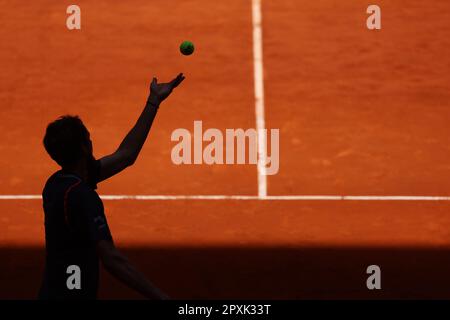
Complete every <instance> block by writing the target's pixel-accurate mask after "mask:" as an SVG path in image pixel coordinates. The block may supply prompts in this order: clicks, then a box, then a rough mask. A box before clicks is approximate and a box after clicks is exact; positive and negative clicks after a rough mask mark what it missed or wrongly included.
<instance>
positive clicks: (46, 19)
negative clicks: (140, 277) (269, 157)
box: [0, 0, 450, 299]
mask: <svg viewBox="0 0 450 320" xmlns="http://www.w3.org/2000/svg"><path fill="white" fill-rule="evenodd" d="M76 3H77V4H78V5H79V6H80V7H81V10H82V29H81V30H80V31H69V30H67V28H66V26H65V20H66V16H67V15H66V12H65V11H66V8H67V6H68V5H69V4H71V3H69V2H66V1H62V2H61V1H60V2H58V3H56V2H55V1H50V0H47V1H39V5H38V4H37V2H36V3H32V4H24V3H23V2H22V1H5V0H2V1H0V12H1V16H0V17H1V21H2V28H0V39H1V41H0V66H1V73H0V107H1V108H0V119H1V120H0V121H1V122H0V123H1V126H0V134H1V136H2V139H1V141H0V153H1V155H2V156H1V157H0V167H1V171H0V198H1V195H3V196H6V195H9V196H12V197H6V198H4V199H1V200H0V298H2V299H14V298H26V299H32V298H34V297H35V295H36V292H37V290H38V287H39V283H40V277H41V273H42V270H43V267H44V265H43V263H44V251H43V245H44V229H43V211H42V203H41V200H39V199H32V200H23V199H14V196H23V195H39V194H40V193H41V191H42V188H43V185H44V183H45V181H46V179H47V177H48V176H49V175H50V174H51V173H52V172H54V171H55V170H57V167H56V166H55V165H54V164H53V163H52V161H51V160H50V159H49V157H48V156H47V155H46V153H45V150H44V148H43V146H42V143H41V141H42V137H43V134H44V131H45V127H46V125H47V124H48V122H50V121H51V120H53V119H55V118H57V117H58V116H60V115H63V114H78V115H79V116H80V117H81V118H82V119H83V120H84V122H85V124H86V125H87V127H88V128H89V129H90V131H91V136H92V139H93V142H94V152H95V155H96V156H97V157H100V156H103V155H106V154H108V153H111V152H113V151H114V150H115V148H116V147H117V146H118V145H119V143H120V142H121V140H122V139H123V137H124V136H125V134H126V133H127V132H128V130H129V129H130V128H131V126H132V125H133V124H134V122H135V120H136V119H137V117H138V115H139V113H140V111H141V109H142V108H143V105H144V103H145V99H146V97H147V94H148V85H149V82H150V80H151V78H152V77H153V76H154V75H156V76H157V77H158V79H160V80H161V81H167V80H169V79H171V78H172V77H173V76H175V75H176V74H177V73H178V72H184V74H185V75H186V78H187V79H186V80H185V82H184V83H183V84H182V86H180V88H178V89H177V90H176V92H174V94H173V96H171V97H170V98H169V99H168V100H167V101H166V102H165V103H164V104H163V105H162V107H161V109H160V111H159V113H158V116H157V119H156V121H155V123H154V125H153V127H152V131H151V133H150V136H149V139H148V141H147V142H146V144H145V146H144V148H143V150H142V152H141V155H140V158H139V159H138V161H137V162H136V164H135V165H134V166H133V167H131V168H129V169H127V170H126V171H125V172H123V173H121V174H120V175H118V176H116V177H114V178H112V179H110V180H108V181H106V182H103V183H102V184H100V185H99V189H98V192H99V194H100V195H163V196H164V195H191V196H194V195H226V196H228V195H244V196H247V195H250V196H257V195H258V179H257V169H256V166H255V165H215V166H208V165H196V166H194V165H181V166H176V165H174V164H172V161H171V157H170V154H171V150H172V147H173V146H174V142H171V140H170V135H171V133H172V131H173V130H175V129H177V128H187V129H188V130H190V131H192V130H193V122H194V121H195V120H202V121H203V126H204V127H205V128H218V129H221V130H225V129H226V128H244V129H247V128H254V127H255V123H256V119H255V96H254V68H253V63H254V56H253V41H252V39H253V38H252V32H253V29H252V28H253V24H252V3H251V1H250V0H228V1H223V2H219V1H207V0H183V1H181V0H179V1H178V0H177V1H162V0H161V1H136V0H133V1H126V2H124V1H122V2H114V3H112V2H109V1H103V0H96V1H81V0H79V1H77V2H76ZM377 4H378V5H379V6H380V7H381V8H382V30H380V31H369V30H367V28H366V27H365V19H366V17H367V14H366V8H367V5H368V4H367V2H366V1H360V0H349V1H332V0H318V1H298V0H291V1H290V0H280V1H269V0H266V1H263V3H262V16H263V24H262V28H263V52H264V55H263V58H264V89H265V122H266V127H267V128H269V129H270V128H279V129H280V170H279V173H278V174H277V175H275V176H269V177H268V178H267V192H268V195H270V196H289V195H310V196H314V195H324V196H326V195H339V196H340V195H351V196H411V197H415V196H417V197H418V196H433V197H434V196H439V197H448V196H450V162H449V161H448V160H449V159H450V143H449V137H450V125H449V120H450V90H449V86H450V73H449V71H450V52H449V51H450V40H449V39H450V25H449V23H448V21H450V3H449V2H448V1H444V0H440V1H434V2H433V3H425V2H423V1H418V0H410V1H406V2H405V1H399V0H397V1H382V0H378V1H377ZM185 39H191V40H192V41H193V42H194V43H195V44H196V52H195V54H194V55H193V56H190V57H183V56H181V55H180V54H179V52H178V50H177V48H178V45H179V44H180V43H181V41H182V40H185ZM445 199H447V198H442V199H441V200H437V201H422V200H414V201H378V200H371V201H367V200H366V201H364V200H356V201H342V200H336V201H320V200H314V201H311V200H279V199H278V200H277V199H271V200H257V199H251V200H231V199H225V200H168V199H165V200H145V201H144V200H105V201H104V205H105V211H106V214H107V217H108V220H109V224H110V228H111V231H112V234H113V237H114V239H115V242H116V244H117V245H118V246H119V247H120V248H122V249H123V250H124V251H125V252H126V253H127V254H128V255H129V256H130V259H131V260H132V261H133V262H134V263H135V264H136V265H137V267H138V268H139V269H141V270H142V271H143V272H144V273H146V274H148V276H149V277H150V278H151V279H153V280H154V282H155V283H157V284H158V285H159V286H161V287H162V288H163V289H165V290H166V291H167V292H168V293H169V295H171V296H173V297H175V298H194V299H195V298H269V299H271V298H450V289H449V288H450V276H449V275H448V273H449V272H450V271H449V270H450V201H448V199H447V200H445ZM371 264H377V265H379V266H380V267H381V269H382V287H383V289H382V290H381V291H368V290H367V289H366V284H365V282H366V278H367V275H366V267H367V266H368V265H371ZM101 282H102V285H101V294H100V296H101V298H136V297H137V296H136V295H135V294H134V293H132V292H131V291H130V290H128V289H126V288H124V287H123V286H122V285H120V284H119V283H118V282H116V281H115V280H113V279H111V278H109V276H108V275H106V274H105V275H104V277H103V278H102V281H101Z"/></svg>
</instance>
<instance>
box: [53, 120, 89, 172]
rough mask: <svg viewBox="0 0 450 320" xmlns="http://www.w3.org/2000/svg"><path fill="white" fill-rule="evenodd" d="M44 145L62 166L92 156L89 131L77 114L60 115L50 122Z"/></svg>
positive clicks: (71, 164)
mask: <svg viewBox="0 0 450 320" xmlns="http://www.w3.org/2000/svg"><path fill="white" fill-rule="evenodd" d="M44 146H45V150H47V152H48V154H49V155H50V157H51V158H52V159H53V160H55V161H56V162H57V163H58V164H59V165H60V166H61V167H63V168H64V167H69V166H73V165H75V164H77V163H78V162H79V161H83V160H90V159H91V158H92V157H93V155H92V142H91V139H90V134H89V131H88V130H87V129H86V127H85V126H84V124H83V122H82V121H81V119H80V118H78V117H77V116H62V117H60V118H58V119H57V120H55V121H53V122H52V123H50V124H49V125H48V126H47V130H46V132H45V137H44Z"/></svg>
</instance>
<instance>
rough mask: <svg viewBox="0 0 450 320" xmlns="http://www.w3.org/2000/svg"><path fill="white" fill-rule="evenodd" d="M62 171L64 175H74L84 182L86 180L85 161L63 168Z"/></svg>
mask: <svg viewBox="0 0 450 320" xmlns="http://www.w3.org/2000/svg"><path fill="white" fill-rule="evenodd" d="M62 171H64V172H66V173H72V174H75V175H77V176H78V177H80V178H81V179H83V180H85V181H86V180H87V178H88V170H87V164H86V161H79V162H77V163H76V164H74V165H71V166H67V167H64V168H63V169H62Z"/></svg>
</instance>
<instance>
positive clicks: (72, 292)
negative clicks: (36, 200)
mask: <svg viewBox="0 0 450 320" xmlns="http://www.w3.org/2000/svg"><path fill="white" fill-rule="evenodd" d="M99 172H100V161H95V162H93V163H92V166H91V168H90V170H89V178H88V180H87V181H83V180H82V179H81V178H80V177H78V176H76V175H74V174H72V173H66V172H63V171H62V170H61V171H58V172H56V173H55V174H53V175H52V176H51V177H50V178H49V179H48V181H47V183H46V185H45V188H44V190H43V193H42V198H43V204H44V213H45V242H46V267H45V272H44V279H43V283H42V287H41V290H40V292H39V298H40V299H96V297H97V291H98V279H99V261H98V260H99V259H98V255H97V251H96V245H97V243H98V241H100V240H107V241H112V237H111V233H110V231H109V227H108V223H107V220H106V217H105V214H104V209H103V203H102V201H101V199H100V197H99V196H98V194H97V192H96V191H95V189H96V187H97V186H96V184H97V182H98V177H99ZM71 265H75V266H78V267H79V270H80V271H81V272H80V275H81V277H80V279H81V289H69V288H68V286H67V280H68V278H69V277H70V276H71V275H72V274H73V271H72V272H68V270H67V269H68V267H69V266H71Z"/></svg>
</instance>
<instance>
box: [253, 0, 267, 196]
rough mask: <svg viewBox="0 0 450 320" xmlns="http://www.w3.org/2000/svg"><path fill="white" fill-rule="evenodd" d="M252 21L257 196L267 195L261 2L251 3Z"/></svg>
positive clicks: (258, 0)
mask: <svg viewBox="0 0 450 320" xmlns="http://www.w3.org/2000/svg"><path fill="white" fill-rule="evenodd" d="M252 21H253V70H254V82H255V84H254V86H255V113H256V129H257V131H258V166H257V169H258V196H259V197H265V196H266V195H267V175H266V154H267V150H266V149H267V145H266V135H265V134H264V129H265V127H266V124H265V120H264V73H263V72H264V70H263V48H262V41H263V37H262V13H261V0H253V1H252Z"/></svg>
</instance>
